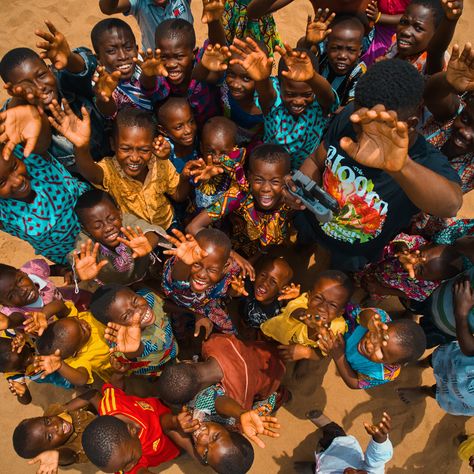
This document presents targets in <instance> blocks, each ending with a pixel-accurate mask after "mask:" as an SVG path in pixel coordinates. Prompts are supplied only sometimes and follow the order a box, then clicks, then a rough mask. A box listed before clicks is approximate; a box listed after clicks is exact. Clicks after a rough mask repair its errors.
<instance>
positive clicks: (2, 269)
mask: <svg viewBox="0 0 474 474" xmlns="http://www.w3.org/2000/svg"><path fill="white" fill-rule="evenodd" d="M17 271H18V269H17V268H15V267H12V266H11V265H7V264H6V263H0V278H3V277H15V276H16V273H17Z"/></svg>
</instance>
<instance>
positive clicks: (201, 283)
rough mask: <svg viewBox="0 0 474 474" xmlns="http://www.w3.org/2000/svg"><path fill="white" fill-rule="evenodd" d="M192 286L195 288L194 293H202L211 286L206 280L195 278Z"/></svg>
mask: <svg viewBox="0 0 474 474" xmlns="http://www.w3.org/2000/svg"><path fill="white" fill-rule="evenodd" d="M192 286H193V289H194V291H196V292H202V291H204V290H205V289H206V288H207V287H208V286H209V284H208V283H207V281H205V280H201V279H199V278H193V279H192Z"/></svg>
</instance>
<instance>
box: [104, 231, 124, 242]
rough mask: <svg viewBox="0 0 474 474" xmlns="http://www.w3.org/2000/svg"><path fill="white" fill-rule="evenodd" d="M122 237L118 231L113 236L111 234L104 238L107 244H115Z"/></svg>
mask: <svg viewBox="0 0 474 474" xmlns="http://www.w3.org/2000/svg"><path fill="white" fill-rule="evenodd" d="M119 235H120V233H119V232H118V231H117V232H113V233H112V234H109V235H106V236H105V237H104V240H105V241H106V242H115V241H116V240H117V238H118V236H119Z"/></svg>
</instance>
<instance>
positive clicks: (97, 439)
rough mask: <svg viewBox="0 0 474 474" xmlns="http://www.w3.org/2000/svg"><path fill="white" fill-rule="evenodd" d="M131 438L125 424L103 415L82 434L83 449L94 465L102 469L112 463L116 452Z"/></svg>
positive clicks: (93, 421) (113, 417)
mask: <svg viewBox="0 0 474 474" xmlns="http://www.w3.org/2000/svg"><path fill="white" fill-rule="evenodd" d="M130 438H131V435H130V433H129V431H128V428H127V424H126V423H125V422H123V421H122V420H119V419H118V418H116V417H115V416H110V415H103V416H99V417H97V418H95V419H94V420H92V422H91V423H90V424H89V425H88V426H87V428H86V429H85V430H84V433H82V448H83V449H84V452H85V453H86V456H87V457H88V458H89V460H90V461H91V462H92V464H95V465H96V466H97V467H98V468H99V469H102V468H104V467H105V466H107V464H108V463H109V462H110V458H111V457H112V454H113V453H114V451H115V450H116V449H117V448H119V447H120V446H121V445H122V443H124V442H127V441H129V440H130Z"/></svg>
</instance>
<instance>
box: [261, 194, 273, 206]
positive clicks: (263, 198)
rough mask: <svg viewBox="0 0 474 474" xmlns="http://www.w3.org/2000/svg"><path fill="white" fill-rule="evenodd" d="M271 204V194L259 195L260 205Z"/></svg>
mask: <svg viewBox="0 0 474 474" xmlns="http://www.w3.org/2000/svg"><path fill="white" fill-rule="evenodd" d="M272 204H273V197H272V196H260V205H261V206H262V207H271V206H272Z"/></svg>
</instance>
